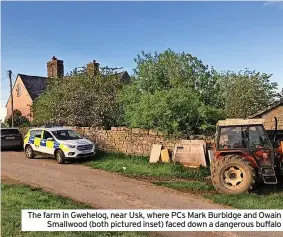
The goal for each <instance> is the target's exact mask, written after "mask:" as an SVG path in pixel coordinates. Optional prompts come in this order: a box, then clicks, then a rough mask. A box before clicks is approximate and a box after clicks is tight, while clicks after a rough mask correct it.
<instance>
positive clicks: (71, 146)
mask: <svg viewBox="0 0 283 237" xmlns="http://www.w3.org/2000/svg"><path fill="white" fill-rule="evenodd" d="M65 146H66V147H68V148H75V147H76V146H75V145H68V144H65Z"/></svg>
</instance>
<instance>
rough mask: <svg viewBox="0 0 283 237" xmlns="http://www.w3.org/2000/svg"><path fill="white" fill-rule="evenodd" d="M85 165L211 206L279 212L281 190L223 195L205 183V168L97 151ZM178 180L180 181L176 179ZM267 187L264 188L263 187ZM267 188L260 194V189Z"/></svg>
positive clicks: (282, 201) (270, 189)
mask: <svg viewBox="0 0 283 237" xmlns="http://www.w3.org/2000/svg"><path fill="white" fill-rule="evenodd" d="M85 165H87V166H90V167H91V168H95V169H102V170H106V171H110V172H116V173H120V174H122V175H125V176H129V177H134V178H138V179H140V178H141V179H146V180H148V181H151V182H152V183H153V184H155V185H158V186H165V187H168V188H173V189H176V190H179V191H182V192H190V193H195V194H200V195H202V196H203V197H205V198H207V199H210V200H212V201H214V202H215V203H220V204H225V205H228V206H231V207H234V208H239V209H270V208H272V209H283V190H282V188H281V189H280V188H279V189H278V188H277V189H276V188H273V187H271V186H267V185H263V186H262V187H261V188H260V190H257V193H251V194H246V195H223V194H219V193H217V192H216V190H215V189H214V187H213V186H212V185H211V183H208V182H206V181H205V179H204V178H205V177H206V176H208V175H209V174H210V172H209V170H208V169H205V168H202V169H189V168H185V167H183V166H182V165H180V164H172V163H171V164H150V163H149V162H148V158H146V157H137V156H130V155H125V154H117V153H103V152H99V153H98V154H97V156H96V158H95V159H94V160H91V161H88V162H86V163H85ZM180 179H181V180H180ZM267 187H268V188H267ZM266 188H267V189H269V191H268V192H265V194H264V195H259V194H258V193H262V190H263V189H266Z"/></svg>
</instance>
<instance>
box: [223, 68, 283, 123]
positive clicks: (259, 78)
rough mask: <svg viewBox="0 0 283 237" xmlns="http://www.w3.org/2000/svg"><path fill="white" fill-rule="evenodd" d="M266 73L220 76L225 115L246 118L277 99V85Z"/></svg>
mask: <svg viewBox="0 0 283 237" xmlns="http://www.w3.org/2000/svg"><path fill="white" fill-rule="evenodd" d="M271 76H272V75H268V74H266V73H259V72H256V71H250V70H248V69H246V70H245V71H240V72H238V73H234V72H230V71H228V72H225V73H222V74H221V77H220V78H221V85H222V93H223V95H224V98H225V100H224V104H225V113H226V115H227V117H229V118H246V117H248V116H250V115H252V114H254V113H256V112H258V111H261V110H263V109H264V108H266V107H267V106H269V105H270V104H271V103H273V102H274V100H275V99H276V98H277V97H278V93H277V92H276V90H277V87H278V85H277V83H275V82H271V81H270V77H271Z"/></svg>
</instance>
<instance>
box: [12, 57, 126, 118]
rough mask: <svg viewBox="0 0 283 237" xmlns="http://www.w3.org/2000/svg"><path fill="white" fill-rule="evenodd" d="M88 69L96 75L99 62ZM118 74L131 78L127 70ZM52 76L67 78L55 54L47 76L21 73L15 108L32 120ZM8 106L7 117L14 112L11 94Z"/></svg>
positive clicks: (62, 64) (16, 91)
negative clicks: (32, 110)
mask: <svg viewBox="0 0 283 237" xmlns="http://www.w3.org/2000/svg"><path fill="white" fill-rule="evenodd" d="M86 71H87V73H88V74H90V75H94V76H95V75H96V74H97V72H98V71H99V63H96V61H95V60H93V62H91V63H89V64H87V65H86ZM117 75H118V77H119V78H120V80H122V81H129V79H130V76H129V74H128V73H127V72H126V71H124V72H120V73H118V74H117ZM51 78H62V80H64V79H66V78H67V77H66V76H64V62H63V61H62V60H59V59H57V58H56V57H55V56H53V58H52V59H51V61H49V62H47V77H42V76H32V75H24V74H20V73H19V74H18V75H17V77H16V81H15V83H14V85H13V88H12V94H13V109H14V110H16V109H17V110H19V111H21V112H22V115H23V116H26V117H27V118H28V119H29V120H30V121H32V113H31V105H32V103H33V101H34V100H35V99H36V98H37V97H38V96H39V95H40V94H41V93H43V92H44V91H45V89H46V86H47V80H48V79H51ZM6 107H7V117H10V116H11V114H12V103H11V96H10V97H9V99H8V101H7V104H6Z"/></svg>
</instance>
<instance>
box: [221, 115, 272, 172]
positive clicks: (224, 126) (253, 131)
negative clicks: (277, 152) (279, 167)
mask: <svg viewBox="0 0 283 237" xmlns="http://www.w3.org/2000/svg"><path fill="white" fill-rule="evenodd" d="M216 140H217V142H216V149H217V151H218V152H221V153H225V152H236V153H237V152H240V153H243V154H246V155H247V156H251V159H252V158H255V159H254V161H255V162H256V164H254V166H258V167H259V166H260V165H263V164H265V165H273V162H274V151H273V146H272V142H271V141H270V139H269V137H268V135H267V133H266V132H265V129H264V126H263V120H262V119H233V120H232V119H228V120H222V121H219V122H218V124H217V138H216ZM251 159H249V160H250V161H251ZM251 162H252V163H254V162H253V161H251Z"/></svg>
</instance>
